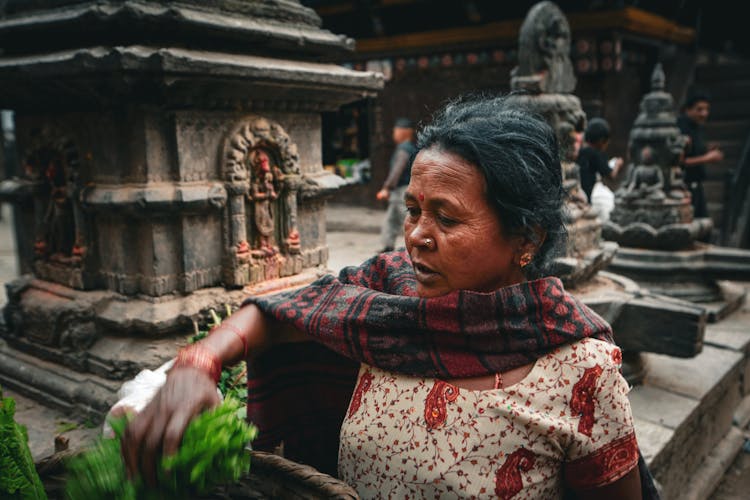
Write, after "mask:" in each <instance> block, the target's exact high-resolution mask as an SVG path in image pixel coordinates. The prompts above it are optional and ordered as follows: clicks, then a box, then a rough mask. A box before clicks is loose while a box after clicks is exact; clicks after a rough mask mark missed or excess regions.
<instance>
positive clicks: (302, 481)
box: [36, 451, 359, 500]
mask: <svg viewBox="0 0 750 500" xmlns="http://www.w3.org/2000/svg"><path fill="white" fill-rule="evenodd" d="M250 455H251V460H250V463H251V465H250V473H249V474H247V475H246V476H245V477H243V478H242V479H240V481H238V482H237V483H236V484H232V485H229V486H223V487H221V488H217V490H216V491H215V492H213V493H212V494H210V495H205V496H201V497H196V498H200V499H206V500H210V499H230V498H231V499H271V498H273V499H302V498H304V499H322V498H335V499H341V500H350V499H357V498H359V497H358V496H357V492H356V491H354V489H352V487H351V486H349V485H348V484H346V483H344V482H343V481H339V480H338V479H336V478H335V477H332V476H329V475H328V474H323V473H322V472H319V471H318V470H317V469H314V468H313V467H310V466H308V465H303V464H299V463H297V462H292V461H291V460H288V459H286V458H284V457H280V456H278V455H274V454H272V453H267V452H263V451H251V452H250ZM70 456H72V453H70V452H60V453H56V454H54V455H52V456H50V457H48V458H46V459H43V460H41V461H40V462H39V463H38V464H37V466H36V467H37V471H38V473H39V477H40V478H41V480H42V483H43V484H44V489H45V491H46V492H47V495H48V497H49V498H50V500H54V499H61V500H62V499H63V498H64V492H65V460H66V459H67V458H69V457H70Z"/></svg>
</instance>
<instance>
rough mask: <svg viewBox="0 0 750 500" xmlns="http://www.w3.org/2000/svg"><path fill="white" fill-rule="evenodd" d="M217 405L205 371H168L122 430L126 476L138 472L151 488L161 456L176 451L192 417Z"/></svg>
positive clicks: (190, 369)
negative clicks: (162, 384) (150, 396)
mask: <svg viewBox="0 0 750 500" xmlns="http://www.w3.org/2000/svg"><path fill="white" fill-rule="evenodd" d="M220 402H221V399H220V398H219V394H218V392H217V391H216V383H214V381H213V379H212V378H211V377H210V376H209V375H208V374H207V373H206V372H205V371H202V370H200V369H196V368H191V367H176V368H173V369H172V370H170V372H169V374H168V376H167V381H166V383H165V384H164V386H163V387H162V388H161V389H160V390H159V391H158V392H157V393H156V395H155V396H154V399H152V400H151V402H150V403H149V404H148V405H147V406H146V407H145V408H144V409H143V411H141V413H139V414H138V415H137V416H136V417H135V418H134V419H133V420H132V421H131V422H130V423H129V424H128V426H127V427H126V428H125V434H124V436H123V438H122V455H123V458H124V459H125V466H126V468H127V470H128V473H129V474H130V476H131V477H133V476H136V475H138V474H139V473H140V474H142V476H143V479H144V481H145V482H146V484H148V485H150V486H153V485H155V484H156V471H157V468H158V465H159V462H160V461H161V457H163V456H169V455H172V454H174V453H176V452H177V449H178V448H179V446H180V442H181V441H182V436H183V433H184V432H185V429H186V428H187V426H188V424H189V423H190V420H191V419H192V418H193V417H195V416H196V415H198V414H199V413H200V412H202V411H203V410H205V409H208V408H212V407H214V406H216V405H218V404H219V403H220Z"/></svg>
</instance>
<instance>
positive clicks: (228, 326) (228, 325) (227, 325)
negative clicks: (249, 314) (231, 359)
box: [211, 321, 247, 359]
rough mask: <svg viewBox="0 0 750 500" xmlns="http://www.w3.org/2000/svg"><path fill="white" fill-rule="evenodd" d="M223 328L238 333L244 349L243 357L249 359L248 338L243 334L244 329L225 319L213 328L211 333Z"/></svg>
mask: <svg viewBox="0 0 750 500" xmlns="http://www.w3.org/2000/svg"><path fill="white" fill-rule="evenodd" d="M222 328H226V329H227V330H229V331H230V332H232V333H234V334H235V335H237V338H239V339H240V342H242V349H243V353H244V355H243V358H242V359H247V338H246V337H245V336H244V335H242V331H240V329H239V328H237V327H236V326H234V325H233V324H231V323H229V322H226V321H225V322H224V323H221V324H219V325H217V326H215V327H214V328H213V329H212V330H211V333H213V332H215V331H217V330H221V329H222Z"/></svg>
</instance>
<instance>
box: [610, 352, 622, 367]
mask: <svg viewBox="0 0 750 500" xmlns="http://www.w3.org/2000/svg"><path fill="white" fill-rule="evenodd" d="M612 362H613V363H614V364H615V365H617V366H620V365H621V364H622V351H621V350H620V349H612Z"/></svg>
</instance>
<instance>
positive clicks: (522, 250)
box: [516, 226, 547, 267]
mask: <svg viewBox="0 0 750 500" xmlns="http://www.w3.org/2000/svg"><path fill="white" fill-rule="evenodd" d="M546 238H547V232H546V231H545V230H544V229H542V228H541V227H539V226H537V227H535V228H534V229H532V231H531V234H529V235H526V236H524V237H522V238H521V239H520V241H519V242H518V246H517V247H516V261H517V262H519V263H523V262H524V261H527V262H526V264H528V262H530V260H528V257H527V256H531V260H533V259H534V257H536V254H537V253H538V252H539V249H540V248H541V247H542V245H543V244H544V240H545V239H546ZM526 264H523V265H522V266H521V267H524V266H525V265H526Z"/></svg>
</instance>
